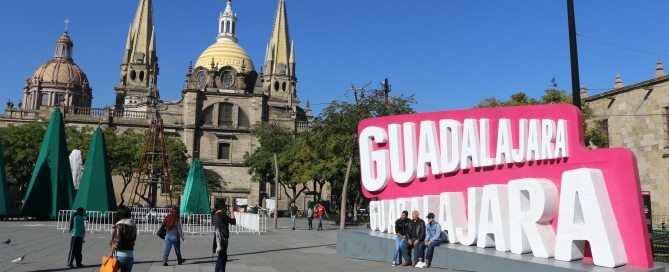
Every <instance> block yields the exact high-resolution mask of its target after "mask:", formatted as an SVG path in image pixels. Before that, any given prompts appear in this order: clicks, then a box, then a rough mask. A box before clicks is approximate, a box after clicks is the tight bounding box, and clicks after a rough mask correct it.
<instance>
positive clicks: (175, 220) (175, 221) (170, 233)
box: [163, 207, 186, 266]
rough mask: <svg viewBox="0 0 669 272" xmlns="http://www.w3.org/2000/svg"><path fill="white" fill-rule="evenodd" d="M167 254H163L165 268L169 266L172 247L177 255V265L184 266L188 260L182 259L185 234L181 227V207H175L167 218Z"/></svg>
mask: <svg viewBox="0 0 669 272" xmlns="http://www.w3.org/2000/svg"><path fill="white" fill-rule="evenodd" d="M165 230H167V233H166V234H165V252H164V253H163V266H167V257H169V256H170V251H171V250H172V246H174V252H175V253H176V254H177V264H179V265H180V264H182V263H184V262H185V261H186V259H184V258H181V241H184V240H185V238H184V232H183V228H182V226H181V217H180V215H179V207H174V208H172V210H171V211H170V214H169V215H167V217H165Z"/></svg>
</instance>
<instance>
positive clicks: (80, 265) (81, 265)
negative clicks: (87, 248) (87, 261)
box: [77, 264, 86, 268]
mask: <svg viewBox="0 0 669 272" xmlns="http://www.w3.org/2000/svg"><path fill="white" fill-rule="evenodd" d="M81 267H86V266H85V265H83V264H77V268H81Z"/></svg>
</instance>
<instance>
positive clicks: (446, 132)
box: [439, 119, 462, 173]
mask: <svg viewBox="0 0 669 272" xmlns="http://www.w3.org/2000/svg"><path fill="white" fill-rule="evenodd" d="M461 128H462V125H460V122H458V121H455V120H451V119H446V120H441V121H439V143H440V147H441V152H440V153H441V173H452V172H455V171H458V170H460V144H461V143H462V139H461V137H462V134H461V132H460V131H461V130H462V129H461ZM449 154H450V156H449Z"/></svg>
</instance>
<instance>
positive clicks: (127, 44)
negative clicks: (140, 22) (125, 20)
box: [124, 24, 132, 60]
mask: <svg viewBox="0 0 669 272" xmlns="http://www.w3.org/2000/svg"><path fill="white" fill-rule="evenodd" d="M131 35H132V24H130V25H129V26H128V38H126V40H125V50H130V49H131V41H132V39H131ZM124 60H125V59H124Z"/></svg>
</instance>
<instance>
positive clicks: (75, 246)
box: [67, 237, 84, 266]
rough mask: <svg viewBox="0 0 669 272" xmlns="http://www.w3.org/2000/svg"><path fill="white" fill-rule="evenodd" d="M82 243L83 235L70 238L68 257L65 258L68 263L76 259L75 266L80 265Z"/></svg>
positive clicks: (70, 263)
mask: <svg viewBox="0 0 669 272" xmlns="http://www.w3.org/2000/svg"><path fill="white" fill-rule="evenodd" d="M83 245H84V237H72V240H70V258H69V260H67V264H68V265H72V261H75V260H76V261H77V266H80V265H81V259H82V256H81V249H82V247H83Z"/></svg>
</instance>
